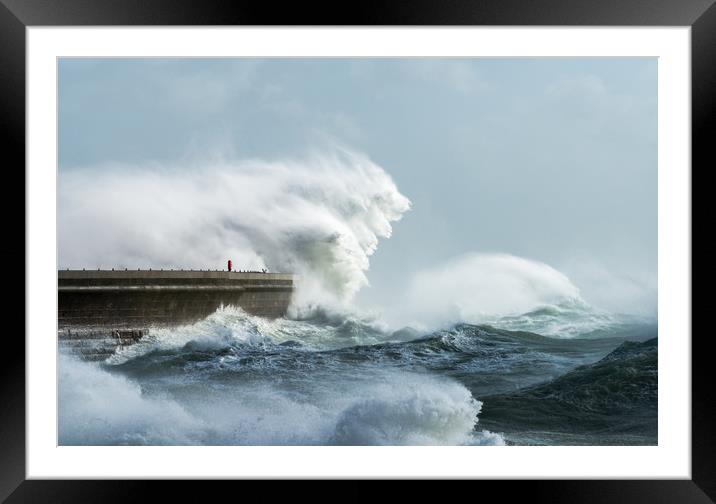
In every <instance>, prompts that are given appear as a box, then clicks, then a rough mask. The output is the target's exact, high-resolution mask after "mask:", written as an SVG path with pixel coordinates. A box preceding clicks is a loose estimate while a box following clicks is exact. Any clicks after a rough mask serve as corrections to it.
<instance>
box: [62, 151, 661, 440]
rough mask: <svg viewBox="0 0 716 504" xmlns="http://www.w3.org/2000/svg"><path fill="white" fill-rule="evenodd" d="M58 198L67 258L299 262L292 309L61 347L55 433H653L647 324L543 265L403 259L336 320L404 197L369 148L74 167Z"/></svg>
mask: <svg viewBox="0 0 716 504" xmlns="http://www.w3.org/2000/svg"><path fill="white" fill-rule="evenodd" d="M58 208H59V210H58V238H59V241H58V248H59V263H60V267H62V268H64V267H81V268H82V267H86V266H88V267H100V266H105V267H106V266H107V265H108V264H109V265H113V266H115V267H119V268H124V267H130V268H132V269H134V268H136V267H138V266H139V265H145V266H146V265H151V266H154V267H156V268H160V267H164V268H177V267H183V268H187V267H193V268H205V267H207V265H214V266H213V267H218V266H220V265H223V264H225V261H226V259H228V258H233V259H234V261H235V263H236V264H239V263H240V264H241V265H242V267H245V268H247V269H261V268H268V269H269V270H271V271H290V272H293V273H294V274H296V291H295V292H294V297H293V304H292V306H291V308H290V310H289V314H288V315H289V318H286V319H279V320H273V321H269V320H264V319H260V318H256V317H251V316H248V315H246V314H245V313H243V312H241V311H237V310H232V309H224V310H220V311H218V312H216V313H214V314H213V315H211V316H210V317H208V318H207V319H205V320H202V321H200V322H198V323H196V324H193V325H189V326H184V327H177V328H173V329H151V330H150V331H149V334H148V335H147V336H145V337H144V338H143V339H142V340H141V341H140V342H139V343H138V344H135V345H133V346H130V347H126V348H123V349H121V350H119V352H118V353H117V354H116V355H114V356H112V357H110V358H109V359H108V360H107V361H106V362H102V363H89V362H83V361H80V360H78V359H77V358H75V357H73V356H71V355H61V357H60V363H59V371H60V373H59V441H60V443H61V444H69V445H72V444H214V445H216V444H221V445H223V444H229V445H233V444H261V445H263V444H280V445H287V444H289V445H290V444H349V445H372V444H386V445H400V444H430V445H437V444H513V443H514V444H589V445H591V444H656V442H657V425H656V418H657V415H656V404H657V403H656V401H657V373H656V355H657V346H656V340H655V338H656V336H657V334H656V333H657V327H656V323H655V322H654V321H653V320H650V319H641V318H636V317H628V316H623V315H615V314H611V313H605V312H602V311H599V310H596V309H593V308H591V307H590V306H589V305H588V304H587V303H586V302H584V301H583V299H582V297H581V296H580V291H579V289H578V288H577V287H576V286H575V285H573V284H572V283H571V281H570V280H569V279H568V278H567V276H565V275H564V274H563V273H561V272H559V271H557V270H555V269H554V268H552V267H550V266H548V265H546V264H543V263H539V262H535V261H532V260H529V259H525V258H520V257H515V256H512V255H509V254H485V253H468V254H465V255H462V256H460V257H456V258H450V259H446V260H445V261H444V262H438V263H436V264H435V265H432V267H430V268H427V269H424V270H419V271H410V272H405V275H406V278H405V279H404V282H405V283H404V286H403V287H402V289H400V290H398V292H401V295H400V296H395V299H394V300H393V301H392V302H393V304H392V305H390V304H384V305H382V306H380V312H381V318H380V322H378V321H375V320H366V319H365V318H364V317H362V316H358V315H350V313H354V308H352V307H351V306H352V303H354V302H355V295H356V294H357V293H358V292H359V291H360V290H361V289H363V288H365V287H367V286H368V285H369V281H368V272H369V270H370V258H371V256H372V255H373V254H374V252H375V251H376V249H377V247H378V242H379V241H380V240H381V239H387V238H389V237H390V236H391V233H392V231H393V225H395V223H396V222H398V221H399V220H400V219H401V218H402V216H403V215H404V214H405V213H406V212H408V211H409V209H410V208H411V201H410V200H409V199H408V198H407V197H406V196H404V195H403V194H402V193H400V192H399V190H398V188H397V186H396V185H395V183H394V182H393V180H392V178H391V177H390V176H389V174H388V173H387V172H386V171H385V170H383V169H382V168H381V167H380V166H378V165H376V164H375V163H374V162H373V161H371V160H370V159H369V158H368V157H366V156H364V155H361V154H356V153H353V152H349V151H346V150H344V149H339V150H338V151H336V152H334V153H329V154H325V153H324V154H320V155H314V156H310V157H308V158H307V159H299V160H275V161H265V160H264V161H262V160H239V161H231V160H228V161H227V160H217V161H211V162H207V163H204V164H199V165H197V166H159V165H154V164H152V165H148V166H120V165H107V166H102V169H94V170H82V169H78V170H74V171H71V172H67V173H64V174H63V176H62V177H61V178H60V180H59V183H58ZM426 243H428V242H426ZM100 259H101V261H102V263H99V262H98V261H99V260H100ZM398 287H400V286H398ZM625 304H626V303H625ZM317 307H320V308H317ZM624 310H625V311H629V307H628V306H625V307H624ZM346 313H349V314H348V315H346ZM411 326H412V327H415V328H418V329H412V328H411ZM387 327H391V328H401V329H398V330H395V329H393V330H390V329H387ZM627 341H628V343H626V342H627Z"/></svg>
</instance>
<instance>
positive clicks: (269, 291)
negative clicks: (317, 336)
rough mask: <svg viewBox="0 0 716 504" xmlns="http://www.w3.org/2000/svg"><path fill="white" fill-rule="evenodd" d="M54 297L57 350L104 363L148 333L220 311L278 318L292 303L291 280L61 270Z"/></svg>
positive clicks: (220, 273)
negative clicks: (65, 349)
mask: <svg viewBox="0 0 716 504" xmlns="http://www.w3.org/2000/svg"><path fill="white" fill-rule="evenodd" d="M57 292H58V318H57V320H58V335H59V339H60V344H61V346H64V347H71V348H74V349H78V350H82V351H81V352H79V353H83V354H87V355H89V356H90V357H92V356H94V357H97V358H99V357H102V356H104V357H106V356H107V353H108V352H110V350H111V351H113V350H114V349H113V346H114V347H116V346H123V345H125V344H133V343H134V342H136V341H138V340H139V339H141V338H142V336H143V335H144V334H145V333H146V331H147V329H148V328H150V327H171V326H176V325H183V324H190V323H193V322H197V321H199V320H201V319H203V318H206V317H207V316H209V315H211V314H212V313H214V312H215V311H216V310H217V309H218V308H220V307H222V306H235V307H238V308H242V309H243V310H244V311H246V312H247V313H250V314H252V315H258V316H262V317H267V318H277V317H282V316H284V315H286V312H287V310H288V306H289V304H290V302H291V296H292V294H293V275H290V274H277V273H237V272H228V271H183V270H182V271H179V270H169V271H163V270H159V271H157V270H148V271H147V270H138V271H127V270H123V271H114V270H101V271H98V270H94V271H85V270H64V271H63V270H60V271H58V286H57ZM127 334H130V335H131V337H129V338H128V337H127V336H126V335H127ZM100 342H101V343H102V346H101V347H98V344H99V343H100ZM98 356H99V357H98ZM94 357H93V358H94ZM104 357H102V358H104Z"/></svg>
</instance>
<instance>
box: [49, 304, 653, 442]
mask: <svg viewBox="0 0 716 504" xmlns="http://www.w3.org/2000/svg"><path fill="white" fill-rule="evenodd" d="M560 328H561V329H560ZM540 332H542V333H544V334H549V336H547V335H541V334H540ZM656 332H657V328H656V325H655V323H653V322H651V321H649V320H644V319H636V318H633V317H617V316H614V315H607V314H600V313H597V312H594V311H593V310H590V309H589V308H588V307H586V306H581V305H575V304H565V305H560V306H552V307H543V308H541V309H539V310H535V311H532V312H529V313H527V314H525V315H522V316H509V317H503V318H502V319H495V320H493V321H491V325H484V324H483V325H472V324H466V323H460V324H455V325H451V326H448V327H446V328H444V329H442V330H438V331H432V332H427V333H421V332H418V331H416V330H414V329H410V328H404V329H401V330H399V331H392V332H391V331H387V330H386V329H385V328H384V327H382V326H381V325H379V324H376V323H372V322H370V321H364V320H360V319H359V318H355V317H350V316H345V315H343V316H338V315H335V316H330V315H327V314H326V313H314V314H313V316H312V317H311V318H310V319H306V320H288V319H278V320H273V321H270V320H266V319H261V318H258V317H252V316H249V315H247V314H245V313H244V312H242V311H240V310H235V309H224V310H220V311H218V312H216V313H215V314H213V315H212V316H210V317H208V318H207V319H205V320H203V321H200V322H198V323H196V324H194V325H189V326H184V327H179V328H174V329H155V330H151V331H150V333H149V335H148V336H146V337H145V338H144V339H143V340H142V341H141V342H139V343H138V344H136V345H133V346H129V347H125V348H124V349H121V350H119V351H118V352H117V354H115V355H114V356H112V357H110V358H109V359H108V360H107V361H106V362H103V363H89V362H82V361H80V360H77V359H76V358H75V357H73V356H69V355H62V356H61V362H60V381H59V385H60V400H59V408H60V411H59V416H60V418H59V438H60V444H65V445H72V444H112V445H113V444H182V445H184V444H210V445H235V444H258V445H275V444H279V445H293V444H309V445H316V444H337V445H374V444H380V445H405V444H408V445H422V444H427V445H441V444H487V445H495V444H498V445H500V444H585V445H594V444H656V442H657V425H656V418H657V417H656V404H657V374H656V356H657V345H656V341H657V340H656V339H655V338H656ZM627 340H628V341H627Z"/></svg>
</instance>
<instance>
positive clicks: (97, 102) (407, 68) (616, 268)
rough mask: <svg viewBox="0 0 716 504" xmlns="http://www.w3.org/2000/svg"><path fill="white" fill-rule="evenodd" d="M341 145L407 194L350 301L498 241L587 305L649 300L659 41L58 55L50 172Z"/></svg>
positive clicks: (634, 305)
mask: <svg viewBox="0 0 716 504" xmlns="http://www.w3.org/2000/svg"><path fill="white" fill-rule="evenodd" d="M336 145H340V146H345V147H347V148H349V149H351V150H353V151H356V152H359V153H361V154H362V155H365V156H366V157H368V158H369V159H370V160H371V161H372V162H374V163H375V164H377V165H378V166H380V167H382V168H383V169H384V170H385V171H386V172H387V173H388V174H389V175H390V177H391V178H392V180H393V181H394V182H395V185H396V186H397V188H398V190H399V191H400V193H402V194H403V195H404V196H406V197H407V198H408V199H409V200H410V202H411V208H410V210H409V211H407V212H405V213H404V215H403V217H402V219H401V220H400V221H398V222H393V226H392V227H393V230H392V236H391V237H390V238H389V239H381V240H380V243H379V246H378V248H377V250H376V251H375V253H374V254H373V255H372V256H371V257H370V269H369V270H368V272H367V273H366V275H367V278H368V281H369V282H370V287H365V288H363V289H361V290H360V292H359V294H358V300H359V301H360V302H363V303H366V304H380V303H382V302H384V301H386V300H389V299H395V298H396V296H397V297H399V296H401V295H403V294H404V292H405V289H406V288H407V286H408V285H409V282H410V278H411V275H412V274H413V273H414V272H416V271H422V270H426V269H430V268H433V267H435V266H436V265H440V264H444V263H445V262H446V261H450V260H452V259H454V258H456V257H460V256H463V255H464V254H470V253H507V254H512V255H515V256H518V257H523V258H527V259H531V260H535V261H540V262H544V263H546V264H548V265H550V266H552V267H553V268H555V269H557V270H558V271H560V272H562V273H564V274H565V275H566V276H567V277H568V278H569V279H570V280H571V281H572V282H573V283H574V284H575V285H576V286H577V287H578V288H579V289H580V291H581V293H582V295H583V296H584V297H585V298H586V299H587V300H588V301H590V302H592V303H594V304H596V305H599V306H603V307H605V308H607V309H611V310H621V311H633V312H640V313H652V312H655V310H656V281H657V60H656V59H655V58H524V59H520V58H510V59H452V58H435V59H429V58H403V59H300V58H296V59H61V60H60V61H59V177H60V179H62V177H63V175H66V174H71V173H73V172H75V173H76V172H78V171H83V172H84V173H92V172H93V171H97V170H103V169H105V167H106V166H107V164H108V163H116V164H119V165H121V166H140V167H141V166H149V165H151V164H152V163H155V164H161V165H162V166H169V167H171V166H177V167H179V166H183V165H186V164H193V165H196V164H201V163H202V162H203V160H212V159H226V158H230V159H238V160H242V159H254V160H255V159H258V160H266V161H271V160H280V159H290V158H296V157H301V156H304V155H305V154H306V153H308V152H315V151H321V150H330V149H331V148H333V146H336ZM179 169H181V168H177V170H179ZM58 212H59V213H60V214H61V213H62V212H63V208H62V207H60V208H58ZM60 253H61V254H62V251H60Z"/></svg>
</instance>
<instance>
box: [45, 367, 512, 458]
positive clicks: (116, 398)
mask: <svg viewBox="0 0 716 504" xmlns="http://www.w3.org/2000/svg"><path fill="white" fill-rule="evenodd" d="M61 370H62V372H61V374H60V388H59V394H60V395H59V425H60V431H59V441H60V444H62V445H73V444H83V445H86V444H90V445H97V444H99V445H108V444H111V445H115V444H128V445H137V444H140V445H145V444H146V445H152V444H173V445H177V444H179V445H192V444H201V445H224V444H232V445H233V444H249V445H251V444H256V445H277V444H278V445H294V444H302V445H306V444H308V445H319V444H320V445H324V444H338V445H445V444H450V445H454V444H493V445H494V444H504V440H503V439H502V437H501V436H500V435H499V434H496V433H492V432H487V431H476V430H474V429H475V426H476V423H477V421H478V419H477V415H478V413H479V412H480V408H481V403H480V402H479V401H477V400H475V399H474V398H473V397H472V395H471V393H470V392H469V391H468V390H467V389H466V388H465V387H464V386H462V385H461V384H459V383H456V382H453V381H449V380H445V379H440V378H434V377H430V376H425V375H420V374H415V373H395V372H391V371H385V370H374V372H373V373H370V374H369V375H368V376H365V375H364V376H351V375H350V374H349V375H348V376H341V375H340V374H336V375H330V376H321V375H320V374H319V375H318V376H314V378H313V379H312V380H311V384H310V386H307V385H306V384H303V383H302V381H301V379H300V375H298V376H296V379H295V380H294V381H293V382H292V383H289V384H287V383H286V382H285V381H284V380H283V379H281V377H272V378H268V379H252V380H247V381H242V382H231V384H232V386H230V387H228V386H226V384H225V383H222V380H218V381H217V382H214V383H207V382H203V383H198V382H196V383H189V384H187V383H181V380H177V378H176V377H174V380H177V382H176V383H174V386H172V387H166V386H164V387H157V386H156V383H155V384H154V386H153V385H152V381H151V380H147V379H146V376H145V379H144V381H143V383H144V384H143V385H141V386H140V385H139V384H138V382H137V381H135V380H133V379H131V378H128V377H126V376H122V375H117V374H114V373H111V372H110V369H108V368H106V367H103V366H101V365H97V364H92V363H87V362H80V361H77V360H75V359H74V358H71V357H67V356H64V357H63V358H62V361H61ZM167 379H168V377H167V376H166V375H162V380H163V381H164V382H166V380H167ZM165 385H166V383H165ZM301 385H303V386H301ZM172 389H174V390H172ZM170 390H172V391H170Z"/></svg>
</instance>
